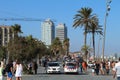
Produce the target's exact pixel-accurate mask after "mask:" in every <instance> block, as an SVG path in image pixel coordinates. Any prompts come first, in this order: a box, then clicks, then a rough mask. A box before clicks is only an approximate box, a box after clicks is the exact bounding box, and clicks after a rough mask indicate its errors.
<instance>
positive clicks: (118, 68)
mask: <svg viewBox="0 0 120 80" xmlns="http://www.w3.org/2000/svg"><path fill="white" fill-rule="evenodd" d="M115 77H117V80H120V57H119V61H118V62H117V63H116V64H115V67H114V68H113V78H115Z"/></svg>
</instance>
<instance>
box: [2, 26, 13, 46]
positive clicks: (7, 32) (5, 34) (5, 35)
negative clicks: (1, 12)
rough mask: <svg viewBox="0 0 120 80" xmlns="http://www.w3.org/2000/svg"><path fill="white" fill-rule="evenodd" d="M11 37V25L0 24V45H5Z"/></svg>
mask: <svg viewBox="0 0 120 80" xmlns="http://www.w3.org/2000/svg"><path fill="white" fill-rule="evenodd" d="M13 38H14V37H13V33H12V27H10V26H6V25H0V46H6V45H7V43H8V42H9V41H10V40H11V39H13Z"/></svg>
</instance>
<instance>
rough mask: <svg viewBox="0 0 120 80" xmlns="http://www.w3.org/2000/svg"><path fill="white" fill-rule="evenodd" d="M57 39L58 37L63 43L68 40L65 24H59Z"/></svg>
mask: <svg viewBox="0 0 120 80" xmlns="http://www.w3.org/2000/svg"><path fill="white" fill-rule="evenodd" d="M56 37H58V38H59V39H60V41H61V42H63V41H64V39H66V38H67V27H66V25H65V24H58V25H57V26H56Z"/></svg>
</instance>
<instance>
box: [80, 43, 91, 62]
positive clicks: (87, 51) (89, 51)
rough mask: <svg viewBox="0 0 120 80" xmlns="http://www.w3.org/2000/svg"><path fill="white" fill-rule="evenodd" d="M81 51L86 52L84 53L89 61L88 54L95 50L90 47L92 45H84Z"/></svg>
mask: <svg viewBox="0 0 120 80" xmlns="http://www.w3.org/2000/svg"><path fill="white" fill-rule="evenodd" d="M81 51H82V52H83V53H85V54H84V57H85V59H86V61H87V56H88V54H90V53H91V52H92V51H93V50H92V48H90V46H87V45H83V46H82V48H81Z"/></svg>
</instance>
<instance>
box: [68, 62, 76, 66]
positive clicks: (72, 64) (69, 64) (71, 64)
mask: <svg viewBox="0 0 120 80" xmlns="http://www.w3.org/2000/svg"><path fill="white" fill-rule="evenodd" d="M66 65H67V66H76V64H75V63H67V64H66Z"/></svg>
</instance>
